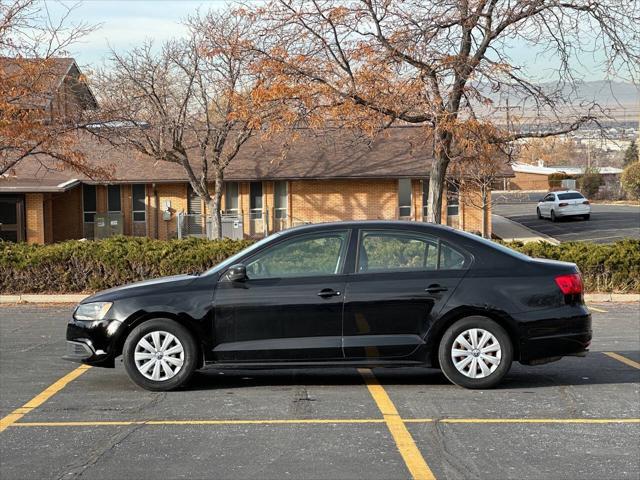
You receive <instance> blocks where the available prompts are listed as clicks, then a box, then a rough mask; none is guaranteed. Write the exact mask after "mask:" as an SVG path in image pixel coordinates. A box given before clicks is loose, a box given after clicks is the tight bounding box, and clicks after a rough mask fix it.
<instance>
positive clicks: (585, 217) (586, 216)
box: [582, 213, 591, 220]
mask: <svg viewBox="0 0 640 480" xmlns="http://www.w3.org/2000/svg"><path fill="white" fill-rule="evenodd" d="M582 218H584V219H585V220H589V219H590V218H591V214H590V213H588V214H586V215H583V216H582Z"/></svg>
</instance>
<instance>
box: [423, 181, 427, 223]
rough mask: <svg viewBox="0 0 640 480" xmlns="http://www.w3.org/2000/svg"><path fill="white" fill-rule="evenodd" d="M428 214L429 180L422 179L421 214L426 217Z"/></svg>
mask: <svg viewBox="0 0 640 480" xmlns="http://www.w3.org/2000/svg"><path fill="white" fill-rule="evenodd" d="M428 214H429V180H428V179H427V180H423V181H422V216H423V217H424V218H427V215H428Z"/></svg>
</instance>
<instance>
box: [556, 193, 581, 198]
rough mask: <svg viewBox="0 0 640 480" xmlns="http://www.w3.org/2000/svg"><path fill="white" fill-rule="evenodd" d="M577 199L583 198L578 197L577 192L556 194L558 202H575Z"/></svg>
mask: <svg viewBox="0 0 640 480" xmlns="http://www.w3.org/2000/svg"><path fill="white" fill-rule="evenodd" d="M579 198H584V197H583V196H582V195H580V194H579V193H578V192H573V193H559V194H558V199H559V200H577V199H579Z"/></svg>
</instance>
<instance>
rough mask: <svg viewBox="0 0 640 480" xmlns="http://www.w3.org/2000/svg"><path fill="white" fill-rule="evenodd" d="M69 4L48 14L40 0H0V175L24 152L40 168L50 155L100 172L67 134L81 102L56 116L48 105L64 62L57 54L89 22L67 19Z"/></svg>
mask: <svg viewBox="0 0 640 480" xmlns="http://www.w3.org/2000/svg"><path fill="white" fill-rule="evenodd" d="M73 9H74V7H70V8H68V9H67V10H66V11H65V13H64V14H63V15H62V16H61V18H59V19H57V20H54V19H53V18H52V17H51V16H49V14H48V10H47V9H46V4H45V3H44V2H42V1H38V0H9V1H7V0H0V175H3V174H5V173H7V172H9V171H10V170H11V169H13V168H14V167H16V166H17V165H18V164H19V163H20V162H21V161H22V160H24V159H25V158H28V157H31V158H36V159H38V160H39V161H41V163H42V166H43V167H45V168H49V167H50V160H52V159H53V161H54V162H55V163H56V164H57V165H60V164H62V166H63V167H71V168H73V169H74V170H77V171H80V172H83V173H85V174H87V175H89V176H96V175H105V174H106V170H105V169H103V168H95V167H90V166H88V165H87V164H86V162H85V158H84V155H83V153H82V152H81V151H80V149H78V148H77V147H78V145H77V142H76V141H75V137H74V136H73V135H72V133H73V132H75V131H76V130H77V129H78V128H79V127H80V126H81V124H82V117H83V111H84V107H85V106H82V107H81V108H65V109H64V110H65V115H64V116H61V115H59V112H58V111H56V108H55V105H54V104H55V100H56V94H57V93H58V92H57V91H56V88H59V87H58V80H59V79H60V78H61V77H62V76H64V75H65V73H66V72H65V70H64V66H65V65H66V66H67V67H68V62H64V63H62V62H60V59H59V58H57V57H60V56H64V55H66V49H67V48H68V47H69V46H70V45H72V44H73V43H75V42H76V41H78V40H79V39H80V38H82V37H83V36H85V35H87V34H88V33H90V32H91V31H93V30H94V28H95V27H94V26H90V25H87V24H84V23H80V24H71V23H70V22H69V16H70V15H71V13H72V11H73ZM76 81H83V80H82V79H76ZM68 106H69V105H68ZM78 106H79V105H78ZM69 107H70V106H69Z"/></svg>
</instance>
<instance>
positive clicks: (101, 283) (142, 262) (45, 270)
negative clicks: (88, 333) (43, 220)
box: [0, 237, 251, 293]
mask: <svg viewBox="0 0 640 480" xmlns="http://www.w3.org/2000/svg"><path fill="white" fill-rule="evenodd" d="M250 244H251V242H249V241H244V240H240V241H234V240H218V241H210V240H203V239H196V238H189V239H187V240H170V241H160V240H151V239H148V238H136V237H114V238H110V239H107V240H99V241H78V240H71V241H68V242H61V243H55V244H51V245H28V244H26V243H9V242H1V241H0V292H2V293H25V292H33V293H44V292H56V293H68V292H88V291H96V290H102V289H105V288H110V287H115V286H117V285H122V284H125V283H131V282H136V281H139V280H145V279H149V278H153V277H160V276H164V275H176V274H182V273H196V272H201V271H203V270H205V269H207V268H209V267H212V266H213V265H215V264H217V263H219V262H221V261H222V260H224V259H225V258H227V257H229V256H231V255H233V254H234V253H236V252H238V251H240V250H242V249H243V248H245V247H247V246H248V245H250Z"/></svg>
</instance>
